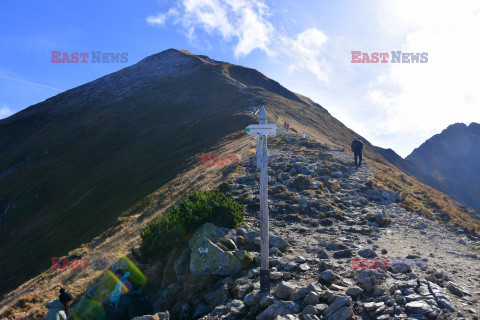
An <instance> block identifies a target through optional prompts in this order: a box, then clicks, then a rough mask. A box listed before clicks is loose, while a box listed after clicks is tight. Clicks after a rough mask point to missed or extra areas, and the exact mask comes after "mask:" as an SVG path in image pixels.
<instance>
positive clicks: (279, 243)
mask: <svg viewBox="0 0 480 320" xmlns="http://www.w3.org/2000/svg"><path fill="white" fill-rule="evenodd" d="M269 245H270V247H273V248H277V249H279V250H280V251H283V252H285V251H286V250H287V249H288V241H287V240H285V239H282V238H280V237H277V236H274V235H270V237H269Z"/></svg>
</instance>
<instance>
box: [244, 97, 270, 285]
mask: <svg viewBox="0 0 480 320" xmlns="http://www.w3.org/2000/svg"><path fill="white" fill-rule="evenodd" d="M259 118H260V119H259V120H260V121H259V122H260V124H259V125H250V126H248V127H247V128H246V129H245V132H247V133H248V134H250V135H257V136H258V137H257V168H260V229H261V239H260V258H261V265H260V292H266V293H270V266H269V249H270V248H269V225H268V177H267V172H268V154H267V135H276V126H275V124H267V114H266V112H265V108H264V107H263V106H262V108H261V109H260V114H259Z"/></svg>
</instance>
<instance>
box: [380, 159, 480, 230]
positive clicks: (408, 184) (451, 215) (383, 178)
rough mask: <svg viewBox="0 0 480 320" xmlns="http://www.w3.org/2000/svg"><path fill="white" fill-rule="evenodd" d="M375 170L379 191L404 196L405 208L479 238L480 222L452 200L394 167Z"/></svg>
mask: <svg viewBox="0 0 480 320" xmlns="http://www.w3.org/2000/svg"><path fill="white" fill-rule="evenodd" d="M372 169H373V170H374V172H375V176H374V181H375V183H376V184H377V187H379V188H384V189H388V190H392V191H400V192H401V195H402V198H403V201H402V203H401V206H402V207H403V208H405V209H407V210H408V211H410V212H415V213H417V214H421V215H422V216H425V217H427V218H429V219H432V220H435V221H438V222H442V223H445V224H450V225H453V226H455V227H458V228H461V229H463V230H465V231H466V232H468V233H469V234H471V235H479V231H480V223H479V221H478V220H477V219H475V218H472V217H471V216H470V214H469V211H468V210H467V211H466V210H464V209H463V208H462V206H461V205H460V204H459V203H458V202H456V201H454V200H452V199H451V198H450V197H449V196H447V195H445V194H444V193H442V192H440V191H438V190H436V189H433V188H432V187H429V186H427V185H425V184H423V183H421V182H419V181H418V180H416V179H415V178H413V177H410V176H407V175H405V174H404V173H402V172H401V171H400V170H398V169H396V168H394V167H393V166H389V165H384V164H380V163H373V166H372Z"/></svg>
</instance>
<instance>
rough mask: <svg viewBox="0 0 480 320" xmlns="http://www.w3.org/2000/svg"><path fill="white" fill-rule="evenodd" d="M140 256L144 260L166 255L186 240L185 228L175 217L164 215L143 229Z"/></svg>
mask: <svg viewBox="0 0 480 320" xmlns="http://www.w3.org/2000/svg"><path fill="white" fill-rule="evenodd" d="M141 238H142V244H141V245H140V256H141V260H143V261H150V260H152V259H159V258H163V257H165V256H166V255H167V254H168V253H169V252H170V251H171V250H172V249H173V248H175V247H176V246H178V245H179V244H182V243H183V242H184V241H186V239H187V236H186V233H185V229H184V228H183V226H182V225H181V224H180V222H178V221H177V220H175V219H172V218H170V217H164V218H162V219H160V220H156V221H153V222H151V223H149V224H148V225H147V226H146V227H145V229H143V232H142V235H141Z"/></svg>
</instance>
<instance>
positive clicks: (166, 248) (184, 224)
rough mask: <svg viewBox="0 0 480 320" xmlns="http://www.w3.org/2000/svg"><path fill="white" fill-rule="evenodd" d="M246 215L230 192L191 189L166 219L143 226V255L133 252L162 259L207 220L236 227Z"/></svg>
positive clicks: (138, 256)
mask: <svg viewBox="0 0 480 320" xmlns="http://www.w3.org/2000/svg"><path fill="white" fill-rule="evenodd" d="M243 214H244V207H243V206H242V205H240V204H238V203H236V202H235V201H234V199H233V197H232V195H231V194H223V193H222V192H220V191H219V190H218V189H214V190H213V191H195V192H192V193H190V194H189V195H188V197H187V199H185V200H183V201H181V202H180V203H179V204H178V205H176V206H174V207H173V208H172V209H171V210H170V211H169V212H168V213H167V214H166V215H165V216H164V217H163V218H161V219H160V220H156V221H152V222H150V223H149V224H148V225H147V226H146V227H145V229H143V232H142V234H141V238H142V243H141V245H140V255H138V254H136V253H135V251H134V250H132V253H134V256H135V257H136V258H137V259H139V260H141V261H144V262H150V261H152V260H158V259H163V258H164V257H166V256H167V254H168V253H169V252H170V251H171V250H172V249H174V248H175V247H177V246H178V245H181V244H182V243H184V242H185V241H186V240H187V238H188V236H191V235H192V234H193V233H194V232H195V231H196V230H197V228H199V227H200V226H202V225H203V224H204V223H206V222H210V223H213V224H215V225H217V226H220V227H226V228H230V229H233V228H236V227H237V226H238V225H239V224H240V222H242V220H243Z"/></svg>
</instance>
